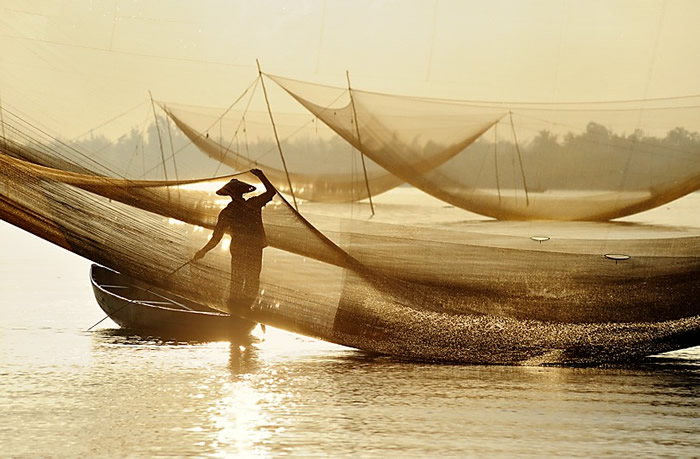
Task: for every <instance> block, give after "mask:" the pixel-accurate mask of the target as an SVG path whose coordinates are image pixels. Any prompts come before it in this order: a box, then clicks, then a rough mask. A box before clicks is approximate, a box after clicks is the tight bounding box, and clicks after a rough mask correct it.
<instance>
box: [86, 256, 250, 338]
mask: <svg viewBox="0 0 700 459" xmlns="http://www.w3.org/2000/svg"><path fill="white" fill-rule="evenodd" d="M90 280H91V283H92V289H93V293H94V295H95V299H96V300H97V304H98V305H99V306H100V308H102V310H103V311H104V312H105V313H106V314H107V315H108V316H109V318H110V319H112V320H113V321H114V322H115V323H116V324H117V325H119V326H120V327H122V328H125V329H129V330H134V331H139V332H144V333H149V334H153V335H157V336H162V337H169V338H196V339H208V340H226V339H233V338H236V337H241V336H245V335H247V334H248V333H249V332H250V331H251V330H252V329H253V328H254V327H255V325H256V324H255V323H254V322H251V321H248V320H244V319H240V318H237V317H232V316H230V315H229V314H225V313H222V312H219V311H216V310H214V309H211V308H208V307H206V306H204V305H201V304H198V303H195V302H193V301H190V300H187V299H185V298H182V297H179V296H177V295H173V294H170V293H167V292H163V291H161V290H158V289H154V288H149V287H146V286H144V285H141V284H140V283H139V282H138V281H136V280H135V279H132V278H130V277H127V276H125V275H123V274H120V273H118V272H117V271H113V270H111V269H109V268H105V267H103V266H100V265H95V264H94V265H92V266H91V268H90Z"/></svg>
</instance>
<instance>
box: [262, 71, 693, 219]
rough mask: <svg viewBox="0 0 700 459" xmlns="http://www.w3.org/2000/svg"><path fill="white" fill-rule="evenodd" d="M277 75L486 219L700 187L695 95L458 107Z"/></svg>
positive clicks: (594, 211)
mask: <svg viewBox="0 0 700 459" xmlns="http://www.w3.org/2000/svg"><path fill="white" fill-rule="evenodd" d="M269 77H270V78H271V79H272V80H274V81H275V82H276V83H278V84H279V85H280V86H282V87H283V88H284V89H285V90H286V91H287V92H288V93H289V94H290V95H291V96H293V97H294V98H295V99H296V100H297V101H298V102H299V103H301V104H302V105H303V106H304V107H306V108H307V109H308V110H309V111H310V112H311V113H313V114H314V115H315V116H317V117H318V118H319V119H321V120H322V121H323V122H324V123H325V124H327V125H328V126H329V127H330V128H331V129H333V131H335V132H336V133H337V134H338V135H340V136H341V137H343V138H344V139H345V140H346V141H347V142H349V143H350V144H352V145H353V146H355V147H356V148H357V149H358V150H360V151H361V152H362V153H363V154H364V155H365V156H366V157H367V158H369V159H371V160H373V161H374V162H375V163H377V164H379V165H380V166H382V167H383V168H385V169H386V170H387V171H389V172H391V173H393V174H394V175H396V176H397V177H399V178H401V179H402V180H404V181H406V182H408V183H410V184H411V185H413V186H415V187H417V188H419V189H421V190H423V191H425V192H426V193H429V194H431V195H433V196H435V197H437V198H439V199H442V200H444V201H446V202H448V203H451V204H453V205H455V206H458V207H461V208H463V209H467V210H470V211H473V212H477V213H480V214H483V215H487V216H491V217H495V218H499V219H510V220H532V219H544V220H609V219H613V218H617V217H621V216H625V215H629V214H633V213H636V212H640V211H642V210H646V209H650V208H653V207H657V206H659V205H661V204H664V203H666V202H669V201H671V200H673V199H676V198H678V197H680V196H683V195H684V194H687V193H690V192H692V191H695V190H697V189H699V188H700V135H699V134H698V130H700V125H699V124H700V123H699V122H698V120H700V97H698V96H694V97H681V98H675V99H658V100H642V101H629V102H601V103H578V104H573V103H567V104H561V103H560V104H525V103H493V102H491V103H489V102H460V101H448V100H432V99H425V98H417V97H406V96H393V95H387V94H378V93H372V92H367V91H360V90H356V89H344V88H336V87H329V86H323V85H317V84H312V83H308V82H302V81H297V80H291V79H288V78H282V77H279V76H269ZM477 139H478V141H476V140H477ZM370 189H371V186H370Z"/></svg>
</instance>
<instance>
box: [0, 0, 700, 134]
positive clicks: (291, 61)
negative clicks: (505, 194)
mask: <svg viewBox="0 0 700 459" xmlns="http://www.w3.org/2000/svg"><path fill="white" fill-rule="evenodd" d="M698 24H700V1H693V0H688V1H674V0H669V1H660V0H648V1H645V0H630V1H614V0H604V1H592V0H582V1H565V0H551V1H548V0H541V1H526V0H520V1H516V0H510V1H508V0H501V1H494V0H488V1H486V0H484V1H464V0H422V1H418V0H415V1H409V0H403V1H399V0H373V1H371V0H367V1H357V0H354V1H350V0H348V1H333V0H325V1H324V0H307V1H289V0H287V1H282V0H279V1H276V0H268V1H246V2H243V1H241V2H236V1H233V0H207V1H192V0H93V1H89V0H64V1H51V0H0V97H2V101H3V104H4V105H5V106H7V107H8V108H12V109H14V110H19V111H21V112H22V113H24V114H25V115H26V116H29V117H30V118H31V119H32V120H34V121H35V122H39V123H41V124H43V125H44V126H46V127H47V128H49V129H51V130H53V131H57V132H60V133H62V134H63V135H65V136H68V137H70V136H75V135H77V134H80V133H82V132H84V131H86V130H88V129H90V128H91V127H93V126H96V125H98V124H100V123H102V122H103V121H105V120H107V119H109V118H110V117H112V116H114V115H117V114H118V113H121V112H123V111H125V110H127V109H129V108H130V107H133V106H135V105H137V104H139V103H140V102H143V101H146V100H147V99H148V90H149V89H150V90H151V91H152V92H153V95H154V97H155V98H157V99H161V100H166V101H172V102H181V103H190V104H200V105H215V106H227V105H228V104H229V103H230V102H231V101H232V100H233V99H234V98H235V97H236V96H237V95H238V94H240V93H241V92H242V91H243V89H244V88H245V87H246V86H248V84H250V83H251V82H252V81H253V80H254V79H255V77H256V76H257V70H256V68H255V59H256V58H259V59H260V61H261V63H262V65H263V70H264V71H267V72H270V73H276V74H281V75H285V76H290V77H293V78H299V79H305V80H311V81H316V82H320V83H325V84H331V85H338V86H343V85H345V70H346V69H348V70H350V73H351V76H352V79H353V85H354V86H355V87H358V88H363V89H370V90H378V91H385V92H393V93H408V94H416V95H425V96H437V97H448V98H459V99H488V100H529V101H556V100H567V101H568V100H608V99H638V98H645V97H664V96H677V95H689V94H700V59H698V56H700V27H698ZM269 85H270V86H272V85H273V84H272V83H269ZM273 96H274V97H273V100H272V103H273V105H275V104H276V103H277V104H278V106H280V105H279V104H281V102H280V100H281V99H279V96H278V94H274V95H273ZM144 107H145V106H144Z"/></svg>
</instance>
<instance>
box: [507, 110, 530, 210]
mask: <svg viewBox="0 0 700 459" xmlns="http://www.w3.org/2000/svg"><path fill="white" fill-rule="evenodd" d="M508 113H509V114H510V127H511V128H512V129H513V140H515V151H517V152H518V163H519V164H520V176H521V177H522V178H523V188H525V205H527V206H529V205H530V196H529V194H528V191H527V182H526V181H525V170H524V169H523V158H522V156H521V155H520V145H518V136H517V135H516V134H515V123H513V112H512V111H510V112H508Z"/></svg>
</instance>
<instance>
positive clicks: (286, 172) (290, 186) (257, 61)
mask: <svg viewBox="0 0 700 459" xmlns="http://www.w3.org/2000/svg"><path fill="white" fill-rule="evenodd" d="M255 63H256V64H257V65H258V76H259V77H260V83H261V84H262V89H263V94H264V95H265V104H266V105H267V113H268V114H269V115H270V122H271V123H272V131H273V132H274V134H275V141H276V142H277V149H278V150H279V152H280V158H281V159H282V165H283V166H284V173H285V174H287V184H289V192H290V193H291V194H292V201H294V208H295V209H296V210H297V212H299V206H298V205H297V198H296V196H294V188H293V187H292V180H291V179H290V178H289V171H288V170H287V161H285V159H284V154H283V153H282V145H281V144H280V139H279V136H278V135H277V126H275V119H274V118H273V116H272V110H271V109H270V100H269V99H268V97H267V89H266V88H265V80H264V79H263V74H262V70H261V69H260V61H259V60H257V59H255Z"/></svg>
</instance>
